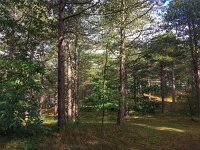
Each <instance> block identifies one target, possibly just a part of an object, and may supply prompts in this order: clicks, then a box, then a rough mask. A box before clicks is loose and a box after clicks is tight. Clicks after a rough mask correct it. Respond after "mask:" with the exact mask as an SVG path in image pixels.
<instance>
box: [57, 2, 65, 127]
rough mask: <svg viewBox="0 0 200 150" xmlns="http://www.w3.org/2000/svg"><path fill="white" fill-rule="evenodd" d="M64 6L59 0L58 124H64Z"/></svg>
mask: <svg viewBox="0 0 200 150" xmlns="http://www.w3.org/2000/svg"><path fill="white" fill-rule="evenodd" d="M64 7H65V0H59V13H58V17H59V19H58V21H59V24H58V33H59V41H58V126H64V125H65V124H66V116H65V72H64V68H65V64H64V61H65V60H64V59H65V58H64V45H65V43H64V31H65V25H64Z"/></svg>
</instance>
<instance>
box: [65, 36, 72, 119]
mask: <svg viewBox="0 0 200 150" xmlns="http://www.w3.org/2000/svg"><path fill="white" fill-rule="evenodd" d="M70 49H71V47H70V40H68V42H67V58H66V59H67V119H68V120H71V119H72V83H71V80H72V78H71V76H72V73H71V52H70Z"/></svg>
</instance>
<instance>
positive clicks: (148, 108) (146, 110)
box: [133, 97, 160, 115]
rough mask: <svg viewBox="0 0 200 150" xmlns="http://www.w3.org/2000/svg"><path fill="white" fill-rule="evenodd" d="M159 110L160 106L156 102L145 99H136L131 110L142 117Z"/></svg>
mask: <svg viewBox="0 0 200 150" xmlns="http://www.w3.org/2000/svg"><path fill="white" fill-rule="evenodd" d="M159 108H160V104H159V103H158V102H155V101H151V100H149V99H148V98H147V97H140V98H138V100H135V103H134V105H133V110H134V111H136V112H137V113H139V114H142V115H145V114H153V113H155V111H156V110H158V109H159Z"/></svg>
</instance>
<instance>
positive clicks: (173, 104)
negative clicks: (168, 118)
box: [172, 64, 176, 111]
mask: <svg viewBox="0 0 200 150" xmlns="http://www.w3.org/2000/svg"><path fill="white" fill-rule="evenodd" d="M175 103H176V84H175V74H174V64H172V111H175Z"/></svg>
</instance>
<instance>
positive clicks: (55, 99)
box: [54, 91, 58, 115]
mask: <svg viewBox="0 0 200 150" xmlns="http://www.w3.org/2000/svg"><path fill="white" fill-rule="evenodd" d="M57 114H58V93H57V91H55V93H54V115H57Z"/></svg>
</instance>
